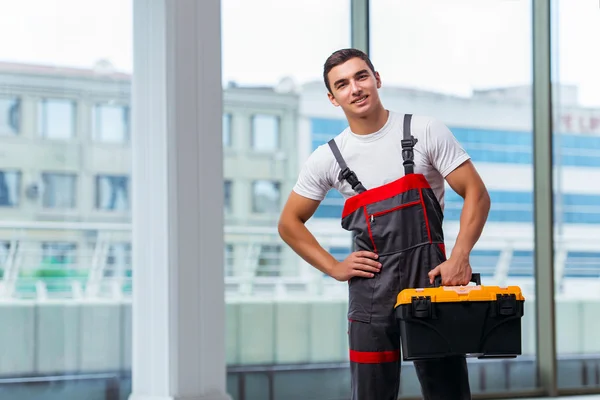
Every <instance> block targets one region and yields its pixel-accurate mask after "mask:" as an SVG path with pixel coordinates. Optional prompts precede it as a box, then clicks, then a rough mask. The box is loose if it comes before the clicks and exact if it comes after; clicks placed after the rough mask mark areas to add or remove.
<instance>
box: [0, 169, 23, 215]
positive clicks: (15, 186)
mask: <svg viewBox="0 0 600 400" xmlns="http://www.w3.org/2000/svg"><path fill="white" fill-rule="evenodd" d="M20 193H21V172H17V171H6V170H4V171H0V207H15V206H18V205H19V199H20Z"/></svg>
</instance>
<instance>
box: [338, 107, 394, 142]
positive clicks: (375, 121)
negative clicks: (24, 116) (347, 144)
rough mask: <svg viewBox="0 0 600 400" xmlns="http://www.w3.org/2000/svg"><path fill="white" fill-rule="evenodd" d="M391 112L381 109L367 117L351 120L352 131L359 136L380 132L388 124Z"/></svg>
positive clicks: (349, 121)
mask: <svg viewBox="0 0 600 400" xmlns="http://www.w3.org/2000/svg"><path fill="white" fill-rule="evenodd" d="M389 114H390V112H389V111H388V110H386V109H385V108H383V107H381V108H379V109H378V110H377V111H376V112H373V113H371V114H370V115H368V116H366V117H359V118H349V119H348V125H349V126H350V130H351V131H352V132H353V133H355V134H357V135H370V134H372V133H375V132H377V131H379V130H380V129H381V128H383V126H384V125H385V124H386V122H387V120H388V117H389Z"/></svg>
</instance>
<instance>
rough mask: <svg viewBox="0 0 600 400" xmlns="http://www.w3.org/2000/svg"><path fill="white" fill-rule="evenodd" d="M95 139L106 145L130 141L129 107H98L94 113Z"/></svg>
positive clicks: (100, 105)
mask: <svg viewBox="0 0 600 400" xmlns="http://www.w3.org/2000/svg"><path fill="white" fill-rule="evenodd" d="M93 138H94V140H96V141H98V142H106V143H124V142H126V141H127V140H129V107H126V106H115V105H104V104H98V105H96V106H95V107H94V111H93Z"/></svg>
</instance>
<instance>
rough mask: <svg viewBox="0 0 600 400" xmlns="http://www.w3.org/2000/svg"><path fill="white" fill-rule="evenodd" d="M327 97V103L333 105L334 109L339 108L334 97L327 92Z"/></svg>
mask: <svg viewBox="0 0 600 400" xmlns="http://www.w3.org/2000/svg"><path fill="white" fill-rule="evenodd" d="M327 97H328V98H329V101H330V102H331V104H333V105H334V106H336V107H339V106H340V104H339V103H338V102H337V100H336V99H335V97H333V95H332V94H331V92H327Z"/></svg>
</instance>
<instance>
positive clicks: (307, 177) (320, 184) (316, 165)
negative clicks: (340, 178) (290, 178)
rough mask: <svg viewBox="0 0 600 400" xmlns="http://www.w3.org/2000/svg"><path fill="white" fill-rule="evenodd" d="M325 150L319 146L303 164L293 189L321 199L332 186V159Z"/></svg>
mask: <svg viewBox="0 0 600 400" xmlns="http://www.w3.org/2000/svg"><path fill="white" fill-rule="evenodd" d="M324 150H325V149H323V148H322V147H319V148H317V149H316V150H315V151H314V152H313V153H312V154H311V155H310V156H309V157H308V159H307V160H306V162H305V163H304V165H303V166H302V169H301V170H300V174H299V175H298V180H297V181H296V184H295V185H294V187H293V189H292V190H293V191H294V192H296V193H298V194H299V195H300V196H304V197H307V198H309V199H312V200H318V201H321V200H323V199H324V198H325V195H326V194H327V192H328V191H329V190H330V189H331V188H332V183H331V182H330V179H329V178H328V174H329V172H330V169H331V165H330V164H331V160H330V157H327V156H328V154H327V153H326V152H325V151H324Z"/></svg>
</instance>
